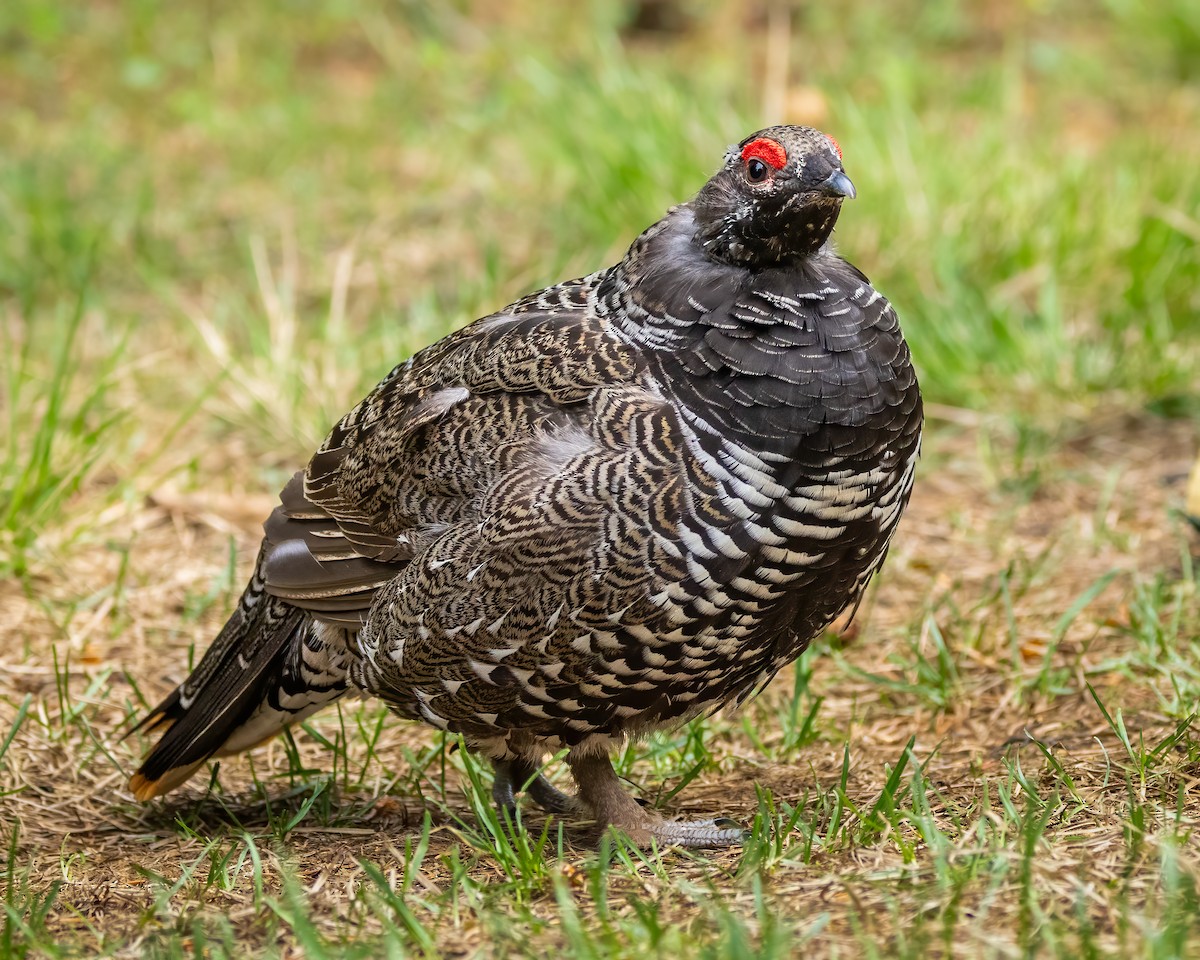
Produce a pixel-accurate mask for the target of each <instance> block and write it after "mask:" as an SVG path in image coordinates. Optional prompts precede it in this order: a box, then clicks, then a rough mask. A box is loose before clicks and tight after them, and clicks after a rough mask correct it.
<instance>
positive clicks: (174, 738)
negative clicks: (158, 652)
mask: <svg viewBox="0 0 1200 960" xmlns="http://www.w3.org/2000/svg"><path fill="white" fill-rule="evenodd" d="M264 569H265V550H264V551H263V552H262V553H260V554H259V558H258V564H257V566H256V568H255V573H254V577H253V578H252V579H251V581H250V583H249V585H248V586H247V587H246V590H245V592H244V593H243V594H242V598H241V601H240V602H239V603H238V608H237V610H236V611H234V614H233V616H231V617H230V618H229V621H228V622H227V623H226V624H225V626H224V628H223V629H222V630H221V632H220V634H218V635H217V638H216V640H214V641H213V644H212V646H211V647H210V648H209V649H208V651H207V652H206V653H205V654H204V656H203V658H201V660H200V663H199V664H198V665H197V667H196V669H195V670H194V671H193V672H192V674H191V676H189V677H188V678H187V679H186V680H185V681H184V682H183V683H182V684H180V686H179V687H178V688H176V689H175V690H174V691H173V692H172V693H171V694H170V695H169V696H168V697H167V698H166V699H165V700H163V702H162V703H160V704H159V705H158V706H157V707H156V708H155V709H154V710H152V711H151V712H150V714H149V715H148V716H147V717H146V718H145V719H143V720H142V721H141V722H140V723H139V724H138V725H137V726H136V727H134V728H133V730H131V731H130V733H132V732H134V731H136V730H147V731H154V730H158V729H160V728H163V729H164V730H165V732H164V733H163V735H162V737H161V739H160V740H159V741H158V743H157V744H156V745H155V746H154V748H153V749H152V750H151V751H150V753H149V754H148V755H147V756H146V758H145V759H144V760H143V761H142V765H141V766H140V767H139V768H138V770H137V772H136V773H134V775H133V776H132V777H131V778H130V781H129V789H130V790H131V791H132V792H133V794H134V796H136V797H137V798H138V799H139V800H148V799H150V798H151V797H155V796H158V795H159V794H162V793H166V792H167V791H169V790H172V789H174V788H175V787H177V786H178V785H179V784H181V783H183V781H185V780H186V779H187V778H188V777H190V776H191V775H192V774H193V773H194V772H195V771H196V770H197V769H198V768H199V767H200V766H201V765H202V764H203V763H204V761H205V760H207V759H209V758H210V757H213V756H224V755H227V754H230V753H237V752H240V751H242V750H248V749H249V748H250V747H252V746H255V745H256V744H258V743H261V742H262V741H264V740H268V739H270V738H271V737H272V736H274V735H275V734H277V733H279V732H280V731H281V730H282V729H283V728H284V727H285V726H287V725H288V724H289V723H293V722H296V721H297V720H300V719H303V717H305V716H308V715H309V714H311V713H313V712H314V711H316V710H318V709H320V707H322V706H324V705H325V704H326V703H329V702H330V701H332V700H334V699H336V698H337V697H338V696H340V695H341V694H342V693H343V692H344V690H345V670H344V666H343V654H342V652H341V651H340V650H339V649H338V648H337V646H336V645H327V644H326V642H325V640H324V638H323V637H322V635H321V632H322V628H318V627H317V626H316V625H315V624H314V623H313V622H312V620H311V618H310V616H309V614H308V613H306V612H305V611H303V610H300V609H299V608H297V607H294V606H292V605H291V604H289V603H287V602H286V601H284V600H280V599H278V598H276V597H272V596H269V595H268V594H267V593H266V592H265V584H264V581H263V571H264ZM323 629H326V630H327V629H332V628H323ZM342 649H344V647H343V648H342Z"/></svg>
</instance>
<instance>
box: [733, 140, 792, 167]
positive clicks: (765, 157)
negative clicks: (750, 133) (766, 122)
mask: <svg viewBox="0 0 1200 960" xmlns="http://www.w3.org/2000/svg"><path fill="white" fill-rule="evenodd" d="M742 159H743V160H751V159H758V160H761V161H762V162H763V163H765V164H767V165H768V166H770V167H774V168H775V169H776V170H782V169H783V168H784V167H786V166H787V151H786V150H784V149H783V147H781V146H780V145H779V144H778V143H776V142H775V141H774V140H768V139H767V138H766V137H759V138H758V139H757V140H751V141H750V142H749V143H748V144H746V145H745V146H744V147H742Z"/></svg>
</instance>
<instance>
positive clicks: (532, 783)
mask: <svg viewBox="0 0 1200 960" xmlns="http://www.w3.org/2000/svg"><path fill="white" fill-rule="evenodd" d="M492 766H493V767H494V768H495V771H496V776H495V779H494V780H493V781H492V799H493V800H495V801H496V806H498V807H500V808H501V809H502V810H508V811H509V813H510V815H511V816H513V818H514V819H515V816H516V809H517V798H516V792H517V791H518V790H523V791H524V792H525V793H527V794H529V797H530V799H531V800H533V802H534V803H536V804H537V805H538V806H539V807H541V808H542V809H543V810H545V811H546V812H547V813H558V814H567V813H577V812H578V811H579V803H578V801H577V800H576V799H575V798H574V797H572V796H571V795H570V794H566V793H563V792H562V791H561V790H559V789H558V788H557V787H556V786H554V784H552V783H551V782H550V781H549V780H547V779H546V778H545V777H544V776H543V775H542V773H541V771H540V770H538V768H537V767H536V766H535V765H534V764H533V763H531V762H530V761H528V760H494V761H492Z"/></svg>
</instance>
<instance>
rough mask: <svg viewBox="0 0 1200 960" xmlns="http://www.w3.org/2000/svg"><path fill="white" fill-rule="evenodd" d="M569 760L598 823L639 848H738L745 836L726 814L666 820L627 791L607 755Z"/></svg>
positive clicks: (582, 793)
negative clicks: (624, 837) (709, 818)
mask: <svg viewBox="0 0 1200 960" xmlns="http://www.w3.org/2000/svg"><path fill="white" fill-rule="evenodd" d="M567 762H568V763H569V764H570V765H571V771H572V772H573V773H574V774H575V779H576V781H577V782H578V783H579V798H580V799H581V800H582V801H583V802H584V803H586V804H587V805H588V806H589V807H590V808H591V810H592V813H593V814H594V816H595V819H596V821H597V823H598V824H600V825H601V826H604V827H608V828H610V829H615V830H618V831H619V832H621V833H622V834H624V835H625V836H626V837H628V838H629V839H630V840H631V841H632V842H633V843H634V844H635V845H637V846H639V847H650V846H652V845H654V844H655V843H658V844H659V845H661V846H673V847H688V848H691V849H700V848H715V847H737V846H741V845H742V843H743V842H744V841H745V839H746V831H745V830H743V829H742V828H741V827H740V826H738V824H737V823H735V822H734V821H733V820H730V819H728V818H727V817H718V818H717V819H715V820H690V821H689V820H663V819H662V818H661V817H659V816H657V815H656V814H655V813H653V812H652V811H649V810H647V809H646V808H645V807H643V806H642V805H641V804H639V803H638V802H637V801H636V800H634V799H633V797H631V796H630V795H629V794H627V793H626V792H625V790H624V788H623V787H622V786H621V781H620V780H619V779H618V777H617V774H616V771H615V770H613V768H612V763H611V762H610V761H609V759H608V757H605V756H600V757H578V758H571V757H568V758H567Z"/></svg>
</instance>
